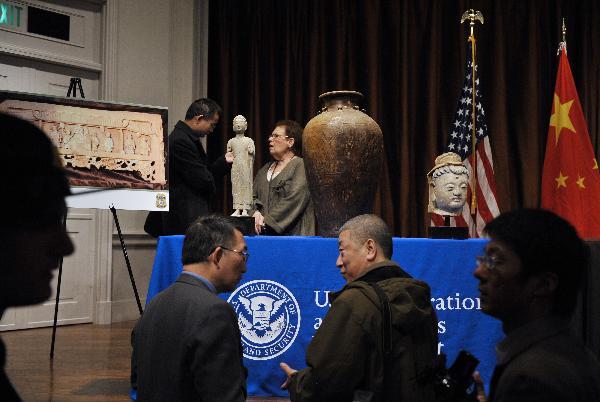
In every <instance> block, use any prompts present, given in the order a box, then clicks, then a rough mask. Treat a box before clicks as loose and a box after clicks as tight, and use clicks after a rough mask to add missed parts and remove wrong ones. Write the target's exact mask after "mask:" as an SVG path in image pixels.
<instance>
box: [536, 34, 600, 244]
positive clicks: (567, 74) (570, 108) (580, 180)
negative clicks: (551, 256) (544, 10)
mask: <svg viewBox="0 0 600 402" xmlns="http://www.w3.org/2000/svg"><path fill="white" fill-rule="evenodd" d="M559 52H560V61H559V65H558V74H557V76H556V87H555V89H554V99H553V100H552V114H551V116H550V127H549V129H548V143H547V144H546V157H545V158H544V170H543V173H542V208H545V209H548V210H551V211H554V212H555V213H556V214H558V215H560V216H562V217H563V218H565V219H566V220H568V221H569V222H571V224H572V225H573V226H575V228H576V229H577V232H578V233H579V236H581V237H582V238H588V239H589V238H600V203H599V202H598V201H599V200H600V173H599V172H598V161H597V160H596V158H595V156H594V150H593V149H592V143H591V141H590V136H589V133H588V129H587V125H586V123H585V119H584V117H583V111H582V110H581V103H579V96H577V89H576V88H575V82H574V81H573V75H572V74H571V67H570V66H569V60H568V59H567V49H566V44H565V43H564V42H563V43H561V46H560V49H559Z"/></svg>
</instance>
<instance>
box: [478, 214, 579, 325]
mask: <svg viewBox="0 0 600 402" xmlns="http://www.w3.org/2000/svg"><path fill="white" fill-rule="evenodd" d="M484 231H485V233H486V234H487V235H488V236H489V237H491V238H492V239H494V240H499V241H501V242H503V243H505V244H506V245H507V246H508V247H510V248H511V249H512V251H514V252H515V254H517V256H518V257H519V259H520V260H521V270H522V275H523V276H524V277H530V276H532V275H535V274H538V273H541V272H553V273H555V274H556V275H557V276H558V287H557V289H556V292H555V295H554V298H553V299H554V301H553V311H554V312H555V313H556V314H558V315H562V316H569V315H571V314H572V313H573V310H574V309H575V305H576V304H577V295H578V292H579V288H580V286H581V282H582V280H583V277H584V275H585V272H586V269H587V267H588V259H589V250H588V247H587V245H586V244H585V243H584V242H583V240H581V238H580V237H579V236H578V235H577V231H576V230H575V228H574V227H573V226H572V225H571V224H570V223H569V222H567V221H566V220H564V219H563V218H561V217H559V216H558V215H556V214H555V213H553V212H550V211H546V210H543V209H529V208H525V209H518V210H514V211H510V212H505V213H503V214H501V215H500V216H498V217H497V218H495V219H494V220H492V221H491V222H489V223H488V224H487V225H486V226H485V230H484Z"/></svg>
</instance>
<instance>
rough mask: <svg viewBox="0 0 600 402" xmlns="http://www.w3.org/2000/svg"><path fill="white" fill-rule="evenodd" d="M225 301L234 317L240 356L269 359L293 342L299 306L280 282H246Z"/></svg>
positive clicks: (298, 329)
mask: <svg viewBox="0 0 600 402" xmlns="http://www.w3.org/2000/svg"><path fill="white" fill-rule="evenodd" d="M227 302H228V303H229V304H231V306H232V307H233V309H234V310H235V312H236V314H237V317H238V325H239V327H240V332H241V334H242V345H243V349H244V357H246V358H248V359H252V360H269V359H272V358H274V357H276V356H279V355H280V354H282V353H283V352H285V351H286V350H287V349H288V348H289V347H290V346H291V345H292V344H293V343H294V340H295V339H296V336H297V335H298V332H299V331H300V308H299V307H298V302H297V301H296V298H295V297H294V295H293V294H292V292H290V291H289V290H288V289H287V288H286V287H285V286H283V285H282V284H280V283H277V282H274V281H268V280H256V281H250V282H247V283H244V284H243V285H242V286H240V287H239V288H237V289H236V290H235V291H234V292H233V293H232V294H231V296H229V299H227Z"/></svg>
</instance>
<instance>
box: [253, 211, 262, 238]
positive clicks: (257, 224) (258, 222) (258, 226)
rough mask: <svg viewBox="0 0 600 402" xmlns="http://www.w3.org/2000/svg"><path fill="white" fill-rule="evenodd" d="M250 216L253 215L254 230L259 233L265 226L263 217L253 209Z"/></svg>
mask: <svg viewBox="0 0 600 402" xmlns="http://www.w3.org/2000/svg"><path fill="white" fill-rule="evenodd" d="M252 216H253V217H254V231H255V232H256V234H260V233H261V232H262V229H263V227H264V226H265V217H264V216H263V215H262V214H261V213H260V212H258V211H255V212H254V214H252Z"/></svg>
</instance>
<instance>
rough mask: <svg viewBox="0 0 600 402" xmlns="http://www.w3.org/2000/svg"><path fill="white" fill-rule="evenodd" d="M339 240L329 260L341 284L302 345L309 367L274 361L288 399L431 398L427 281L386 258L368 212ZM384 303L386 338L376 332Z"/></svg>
mask: <svg viewBox="0 0 600 402" xmlns="http://www.w3.org/2000/svg"><path fill="white" fill-rule="evenodd" d="M338 245H339V256H338V259H337V262H336V265H337V267H338V268H339V269H340V273H341V274H342V275H343V276H344V279H345V280H346V282H347V284H346V285H345V286H344V287H343V289H342V290H341V291H339V292H337V293H333V294H331V295H330V300H331V301H332V304H331V308H330V309H329V311H328V312H327V315H326V316H325V319H324V320H323V323H322V324H321V327H320V328H319V329H318V330H317V333H316V334H315V336H314V338H313V339H312V341H311V343H310V344H309V346H308V348H307V350H306V364H307V366H308V367H307V368H305V369H303V370H300V371H296V370H294V369H293V368H291V367H289V366H288V365H287V364H286V363H281V364H280V366H281V368H282V370H283V371H284V372H285V373H286V375H287V380H286V381H285V382H284V384H283V385H282V388H284V389H288V391H289V394H290V399H291V400H292V401H354V400H361V399H360V398H365V399H364V400H368V399H366V398H368V397H371V398H372V399H370V400H371V401H374V402H376V401H391V400H398V401H400V400H401V401H423V402H425V401H428V402H429V401H432V400H434V393H433V392H434V391H433V383H432V382H430V381H428V379H427V377H428V376H427V373H431V371H432V368H433V367H434V361H435V358H436V352H437V342H438V339H437V319H436V315H435V311H434V309H433V307H432V306H431V302H430V289H429V286H428V285H427V284H426V283H424V282H421V281H419V280H416V279H413V278H411V277H410V275H409V274H407V273H406V272H404V271H403V270H402V269H401V268H400V266H398V264H396V263H395V262H393V261H390V258H391V256H392V236H391V234H390V232H389V229H388V227H387V225H386V224H385V222H383V220H381V219H380V218H379V217H377V216H375V215H360V216H357V217H355V218H352V219H350V220H349V221H348V222H346V223H345V224H344V225H343V226H342V228H341V229H340V233H339V240H338ZM379 290H381V291H382V297H381V298H380V295H379V294H378V292H379ZM381 299H384V301H383V302H382V300H381ZM385 299H387V303H386V302H385ZM384 304H388V305H389V315H387V316H391V321H390V323H389V324H390V325H391V331H389V332H388V331H385V333H387V334H388V335H389V336H390V337H389V338H387V337H386V335H384V334H383V333H382V332H384V331H382V320H383V318H382V317H383V316H384V314H382V310H385V308H383V307H382V306H383V305H384ZM386 328H390V326H389V325H388V326H386ZM382 338H386V339H389V342H388V341H387V340H386V342H383V341H382ZM384 343H385V349H386V350H388V351H389V354H386V355H387V356H388V357H389V358H385V356H386V355H384V352H383V350H384Z"/></svg>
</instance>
